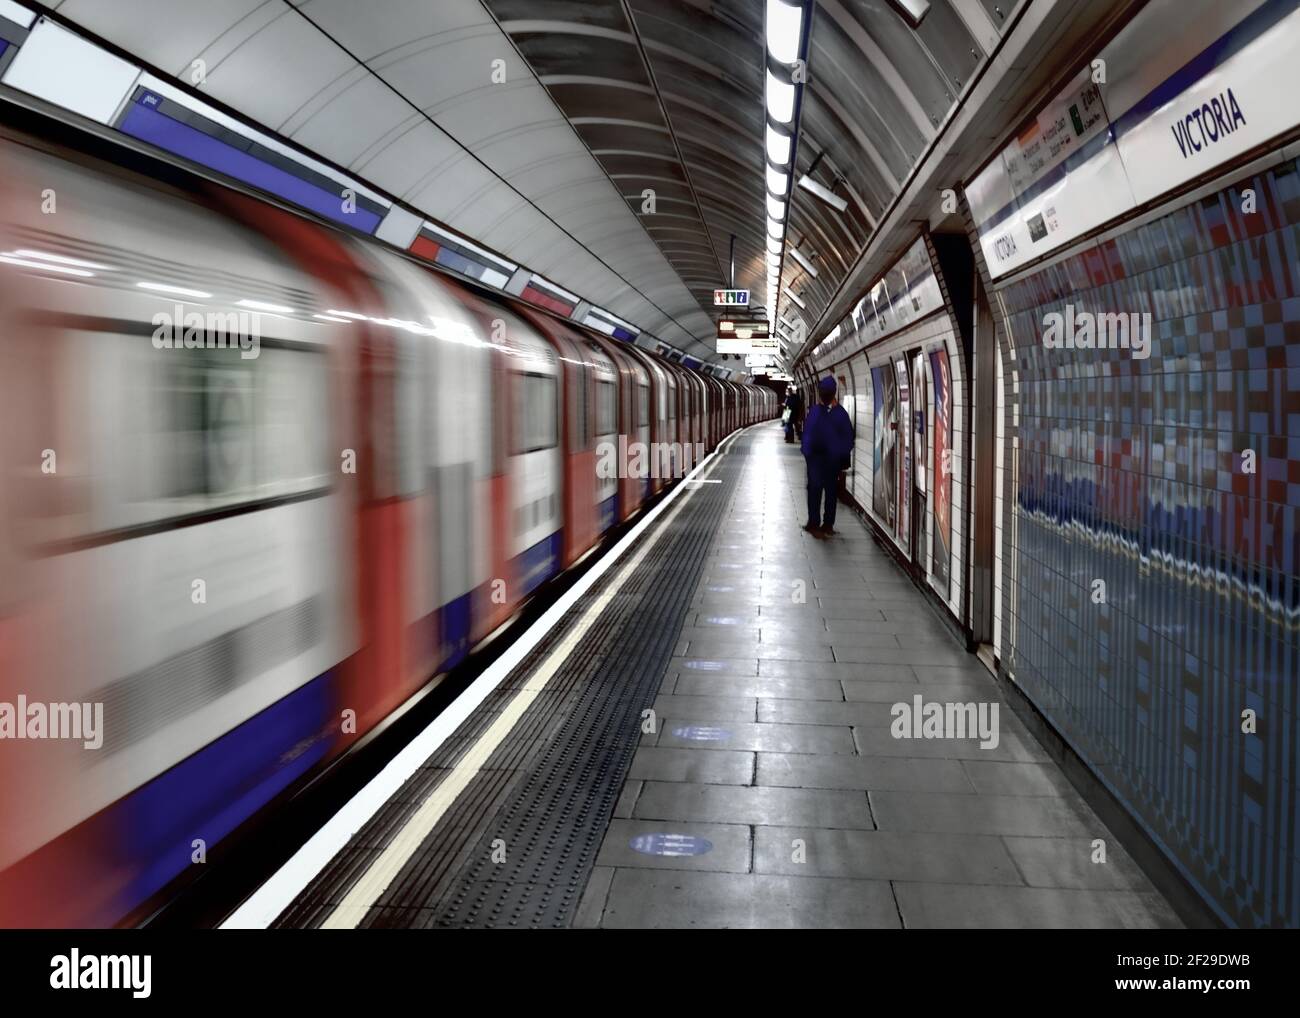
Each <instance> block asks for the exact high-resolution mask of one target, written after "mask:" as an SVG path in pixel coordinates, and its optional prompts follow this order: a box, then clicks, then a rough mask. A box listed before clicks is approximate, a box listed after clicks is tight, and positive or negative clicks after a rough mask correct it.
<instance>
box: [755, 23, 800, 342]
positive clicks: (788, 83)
mask: <svg viewBox="0 0 1300 1018" xmlns="http://www.w3.org/2000/svg"><path fill="white" fill-rule="evenodd" d="M766 14H767V17H766V31H765V35H766V37H767V74H766V82H767V85H766V110H767V120H766V131H765V137H764V151H765V154H766V166H765V170H766V172H765V174H764V178H765V181H766V185H767V203H766V204H767V317H768V322H769V323H770V324H771V325H772V326H773V327H774V326H775V323H776V320H777V306H776V302H777V298H778V297H779V295H780V291H781V271H782V268H783V266H784V256H785V231H786V225H787V224H788V223H789V221H790V211H791V210H790V180H791V177H792V176H793V174H794V169H795V156H796V153H797V151H798V141H799V107H800V99H801V98H802V95H801V92H802V90H803V82H804V81H805V80H806V77H807V75H806V71H805V66H804V62H803V58H804V54H805V53H806V50H807V39H808V23H807V22H808V17H809V11H808V3H807V0H767V11H766ZM787 292H789V291H788V290H787Z"/></svg>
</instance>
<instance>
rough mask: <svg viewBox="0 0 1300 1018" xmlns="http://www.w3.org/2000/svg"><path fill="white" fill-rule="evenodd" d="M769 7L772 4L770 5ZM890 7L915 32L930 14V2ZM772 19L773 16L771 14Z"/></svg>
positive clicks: (895, 1)
mask: <svg viewBox="0 0 1300 1018" xmlns="http://www.w3.org/2000/svg"><path fill="white" fill-rule="evenodd" d="M768 6H769V7H770V6H771V4H770V3H769V5H768ZM889 6H890V7H892V8H894V10H895V11H896V12H898V14H899V15H900V16H901V17H902V19H903V20H904V21H906V22H907V27H908V28H910V29H911V30H912V31H913V32H915V31H916V30H917V29H918V28H920V27H921V22H922V20H924V18H925V16H926V15H927V14H929V13H930V3H929V0H889ZM768 17H769V18H770V17H771V15H770V14H769V15H768Z"/></svg>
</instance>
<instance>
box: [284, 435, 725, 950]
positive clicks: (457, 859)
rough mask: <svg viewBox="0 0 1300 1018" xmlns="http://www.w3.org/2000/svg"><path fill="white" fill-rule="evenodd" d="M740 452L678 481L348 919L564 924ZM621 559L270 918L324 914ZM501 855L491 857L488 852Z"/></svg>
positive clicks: (315, 918)
mask: <svg viewBox="0 0 1300 1018" xmlns="http://www.w3.org/2000/svg"><path fill="white" fill-rule="evenodd" d="M746 441H747V439H746V438H745V437H743V436H742V437H740V438H738V439H737V443H738V444H739V443H744V442H746ZM743 462H744V457H743V456H724V457H723V458H722V460H721V462H720V463H719V464H718V466H717V467H716V468H715V469H714V471H713V474H712V475H711V476H712V478H715V479H718V480H720V481H721V482H722V483H720V484H707V485H702V486H700V488H698V489H697V490H696V491H694V492H693V493H691V495H690V497H689V499H688V500H687V501H686V502H685V503H684V505H682V508H681V511H680V512H679V513H678V514H677V516H676V518H675V519H674V520H673V521H672V523H671V525H670V526H669V529H668V530H667V531H666V532H664V533H663V534H662V535H661V536H660V538H659V541H658V543H657V544H656V545H655V547H654V549H653V550H652V551H651V552H650V553H649V554H648V555H647V556H646V557H645V558H644V559H643V560H642V562H641V564H640V566H639V567H638V568H637V569H636V570H635V571H634V572H633V573H632V574H631V575H629V576H628V578H627V579H626V580H625V581H624V584H623V587H622V589H621V590H620V592H619V594H618V596H617V597H615V599H614V600H613V601H612V602H611V604H610V605H609V606H608V607H607V608H606V610H605V611H604V612H603V613H602V614H601V616H600V617H599V618H598V619H597V620H596V622H595V623H594V624H593V625H592V626H591V628H590V629H589V630H588V631H587V633H586V634H585V636H584V637H583V639H582V641H581V643H580V644H579V645H578V646H577V647H576V648H575V649H574V651H573V652H572V653H571V654H570V656H569V658H568V660H567V661H565V663H564V664H563V665H562V666H561V668H560V670H559V672H558V673H557V674H556V675H555V676H554V677H553V678H552V679H551V681H550V683H548V685H547V687H546V689H545V691H544V692H543V693H542V694H541V695H540V696H539V697H538V698H537V700H536V701H535V702H534V703H533V704H532V705H531V706H530V707H529V709H528V710H527V711H526V712H525V713H524V715H523V716H522V717H521V718H520V720H519V722H518V723H517V724H516V725H515V727H514V729H513V730H512V731H511V733H510V735H509V736H508V737H507V738H506V739H505V740H504V741H503V742H502V743H501V745H500V746H498V747H497V749H496V750H495V751H494V752H493V753H492V755H491V756H490V758H489V759H488V761H487V763H486V764H485V765H484V766H483V768H482V769H481V771H480V773H479V774H478V775H477V776H476V777H475V779H474V780H473V781H472V782H471V783H470V785H469V787H467V788H466V789H465V790H464V791H463V792H462V793H461V794H460V795H459V796H458V797H457V799H456V802H455V803H454V804H453V805H452V807H451V808H450V809H449V810H448V811H447V813H446V814H445V815H444V816H443V817H442V819H441V821H440V822H439V823H438V825H437V826H436V828H435V829H434V831H433V832H432V833H431V834H430V835H429V836H428V837H427V838H426V839H425V841H424V843H423V844H422V845H421V846H420V848H419V850H418V851H417V852H416V853H415V854H414V856H413V857H412V858H411V859H410V860H409V861H408V863H407V864H406V865H405V866H404V867H403V869H402V870H401V871H400V872H399V873H398V875H397V877H396V878H395V879H394V880H393V881H392V883H391V884H390V885H389V886H388V888H387V889H386V890H385V892H384V893H383V894H382V895H381V896H380V898H379V900H378V901H377V902H376V903H375V906H374V907H372V908H371V909H370V910H369V912H368V913H367V915H366V917H365V919H364V920H363V922H362V923H361V925H362V926H371V927H411V926H420V927H430V926H433V927H524V928H539V927H546V928H552V927H564V926H567V925H569V924H570V923H571V922H572V920H573V917H574V913H575V912H576V911H577V907H578V902H579V900H580V898H581V895H582V892H583V890H584V889H585V887H586V883H587V880H588V878H589V876H590V873H591V869H592V866H593V865H594V862H595V856H596V853H597V851H598V850H599V848H600V844H601V840H602V838H603V837H604V834H605V830H606V828H607V827H608V825H609V821H610V817H611V815H612V814H613V811H614V807H615V804H616V803H617V801H618V797H619V795H620V793H621V791H622V789H623V785H624V782H625V781H626V778H627V773H628V770H629V769H630V767H631V763H632V758H633V756H634V755H635V753H636V749H637V745H638V743H639V741H640V736H641V714H642V712H643V711H644V710H646V709H647V708H649V707H651V706H652V705H653V703H654V700H655V697H656V696H657V694H658V692H659V686H660V684H661V682H662V679H663V675H664V672H665V670H666V668H667V666H668V660H669V658H670V657H671V656H672V654H673V649H674V646H675V644H676V642H677V639H678V634H679V633H680V632H681V629H682V625H683V622H684V621H685V617H686V614H687V611H688V607H689V604H690V599H691V594H692V591H693V590H694V589H695V585H696V583H697V582H698V580H699V577H700V573H701V571H702V569H703V566H704V562H705V557H706V555H707V553H708V549H709V546H710V544H711V542H712V540H713V537H714V534H715V532H716V529H717V525H718V521H719V520H720V519H722V518H724V513H723V510H724V508H725V504H726V501H727V499H728V498H729V497H730V495H731V493H732V492H733V490H734V486H733V484H732V483H731V482H732V480H733V479H734V474H735V472H736V471H738V470H739V469H741V467H740V465H741V464H743ZM673 508H675V507H673ZM668 512H672V508H670V509H669V510H668ZM657 525H658V526H662V525H663V521H660V522H659V524H657ZM628 554H629V558H630V556H631V555H634V554H635V550H633V551H631V552H629V553H628ZM629 558H625V559H623V560H620V561H619V562H617V563H615V564H614V565H613V566H612V567H611V568H610V570H609V572H608V574H607V575H606V576H605V577H602V580H601V582H599V583H597V584H595V585H594V586H593V588H592V589H591V590H589V591H588V592H587V593H586V594H585V595H584V596H583V597H582V598H580V599H579V600H578V602H577V603H576V604H575V605H574V606H573V608H572V609H570V611H569V612H568V613H566V616H565V619H564V621H563V623H562V624H561V625H560V626H558V627H557V628H556V629H555V631H554V632H552V633H551V634H549V635H548V637H547V638H546V639H545V640H543V641H542V642H541V643H540V644H539V645H538V646H537V647H535V648H534V649H533V651H532V652H531V653H530V654H529V655H528V657H527V658H526V659H525V660H524V661H523V662H521V664H520V665H519V666H518V667H517V668H516V669H515V670H514V671H513V672H512V673H511V674H510V676H508V677H507V679H506V680H505V681H504V682H503V683H502V684H501V686H500V687H499V688H498V689H497V690H496V691H495V692H494V693H493V694H492V695H491V696H490V697H489V698H488V699H487V700H486V701H485V702H484V703H483V705H482V706H481V707H480V708H479V709H478V710H477V711H475V713H474V714H473V715H472V716H471V717H470V718H469V719H468V720H467V721H466V723H465V724H464V725H463V726H462V727H461V729H459V730H458V731H457V732H456V734H455V735H454V736H453V737H452V738H450V739H448V740H447V742H446V743H444V744H443V746H442V747H440V748H439V750H438V751H437V752H436V753H434V754H433V756H432V757H431V758H430V759H429V760H428V761H427V762H426V764H425V766H424V767H423V768H421V770H420V771H417V772H416V774H414V775H413V776H412V777H411V778H410V779H409V780H408V781H407V782H406V784H405V785H404V786H403V788H402V789H401V790H400V791H399V792H398V794H397V795H396V796H394V797H393V799H392V800H390V801H389V802H388V803H387V804H385V806H384V808H383V809H382V810H380V812H379V813H378V814H377V815H376V816H375V817H374V818H373V819H372V820H371V821H370V822H369V823H368V824H366V825H365V827H364V828H363V829H362V830H361V831H360V832H358V834H357V835H356V836H354V837H353V839H352V840H351V842H350V843H349V845H348V848H347V849H346V850H344V851H343V852H341V853H340V854H339V855H338V856H337V857H336V858H335V859H334V860H333V861H332V862H331V864H330V865H329V866H327V867H326V869H325V870H324V871H322V873H321V874H320V875H319V876H318V877H317V879H316V880H315V881H313V883H312V884H311V886H310V887H308V889H307V890H306V891H305V892H304V893H303V894H302V895H301V896H300V897H299V899H298V900H297V901H296V902H295V903H294V904H293V905H292V906H291V907H290V908H289V909H287V910H286V911H285V913H284V914H283V915H282V916H281V917H280V920H279V921H278V922H277V924H276V925H278V926H292V927H301V926H316V925H319V924H320V923H322V922H324V920H325V919H326V918H327V917H328V916H329V915H330V913H331V912H332V911H333V906H334V905H335V904H336V903H337V902H339V901H341V900H342V899H343V897H344V896H345V895H346V894H347V893H348V890H349V889H350V888H351V887H352V886H353V884H355V882H356V881H357V880H358V879H360V877H361V875H362V873H363V872H364V870H365V868H366V864H367V863H368V862H369V861H370V860H372V859H373V858H374V857H375V856H377V855H378V853H379V852H380V851H381V850H382V849H383V848H384V847H385V846H387V845H388V844H389V843H390V842H391V840H392V838H393V837H394V836H395V835H396V833H397V832H398V831H399V830H400V829H401V827H402V825H403V824H404V823H405V821H406V820H407V819H408V818H409V817H410V816H411V814H413V813H414V812H415V811H416V810H417V809H418V808H419V806H420V804H421V803H422V802H423V801H424V799H425V798H427V796H428V795H429V793H430V792H431V791H432V790H433V789H434V788H435V787H436V786H437V784H438V783H439V782H440V781H441V780H442V778H443V777H444V776H445V775H446V774H447V772H448V771H449V770H450V769H451V768H452V767H454V766H455V763H456V761H457V760H458V759H459V758H460V757H461V755H462V754H463V753H464V752H466V751H467V750H468V748H469V747H470V746H472V745H473V744H474V742H475V741H476V740H477V738H478V736H479V735H480V734H481V733H482V731H483V730H484V729H486V728H487V727H488V726H489V725H491V724H492V723H493V721H494V720H495V719H496V717H497V716H498V714H499V713H500V712H501V710H502V709H503V708H504V707H505V705H506V704H507V703H508V702H509V700H510V699H511V698H512V696H513V695H514V693H515V691H516V690H517V689H518V688H519V687H520V686H521V685H522V684H523V683H525V682H526V681H527V680H528V677H529V676H530V675H531V674H532V673H533V671H534V670H535V669H536V668H537V666H538V665H539V664H540V663H541V661H542V660H544V658H545V656H546V654H547V653H549V650H550V648H552V647H553V646H554V645H555V644H556V643H557V642H558V641H559V640H561V639H563V637H564V635H565V634H566V633H567V632H568V631H569V630H570V629H571V628H572V626H573V625H574V624H576V622H577V620H578V619H580V618H581V617H582V615H583V614H584V612H585V610H586V608H587V607H589V606H590V604H591V602H592V601H593V600H595V599H596V598H598V597H599V596H600V594H601V592H602V591H603V589H605V586H606V585H607V584H609V583H611V582H613V581H614V579H615V578H616V577H617V576H618V575H619V574H620V572H621V571H622V568H623V567H624V565H625V564H626V562H627V561H629ZM494 848H495V849H496V851H495V853H494ZM502 852H504V859H503V860H501V861H494V857H495V859H500V858H501V853H502Z"/></svg>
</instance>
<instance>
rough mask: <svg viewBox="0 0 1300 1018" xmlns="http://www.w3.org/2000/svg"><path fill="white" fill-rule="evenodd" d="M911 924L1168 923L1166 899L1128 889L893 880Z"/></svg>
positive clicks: (1026, 926) (1037, 926)
mask: <svg viewBox="0 0 1300 1018" xmlns="http://www.w3.org/2000/svg"><path fill="white" fill-rule="evenodd" d="M894 893H895V894H896V895H897V897H898V907H899V910H900V911H901V912H902V914H903V923H904V925H906V926H907V927H908V928H910V929H936V928H938V929H1115V928H1122V929H1171V928H1177V927H1178V926H1179V925H1180V924H1179V923H1178V920H1177V919H1176V917H1175V916H1174V915H1173V913H1172V912H1171V911H1170V910H1169V906H1168V905H1166V904H1165V902H1164V900H1163V899H1161V898H1159V897H1158V896H1156V895H1147V894H1135V893H1134V892H1132V891H1080V890H1064V889H1060V888H1045V887H974V886H953V885H951V884H944V885H937V884H927V883H916V884H911V883H896V884H895V885H894Z"/></svg>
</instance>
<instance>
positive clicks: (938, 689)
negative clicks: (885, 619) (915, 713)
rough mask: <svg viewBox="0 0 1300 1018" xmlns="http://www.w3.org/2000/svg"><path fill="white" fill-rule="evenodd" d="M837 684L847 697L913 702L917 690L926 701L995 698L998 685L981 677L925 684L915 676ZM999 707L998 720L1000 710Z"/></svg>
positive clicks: (877, 701)
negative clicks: (980, 678) (908, 679)
mask: <svg viewBox="0 0 1300 1018" xmlns="http://www.w3.org/2000/svg"><path fill="white" fill-rule="evenodd" d="M840 685H841V686H842V687H843V688H844V698H845V699H846V700H865V701H868V702H871V703H889V704H894V703H909V704H910V703H912V698H913V697H914V696H916V694H917V693H920V694H921V695H922V696H924V697H925V700H926V702H929V701H938V702H939V703H970V702H976V703H978V702H980V701H988V702H992V701H994V700H996V699H997V689H996V688H995V687H993V686H991V685H990V684H988V683H984V682H980V681H970V682H950V683H945V684H943V685H939V684H934V685H924V684H922V683H920V682H916V681H915V680H913V681H911V682H862V681H860V680H855V679H845V680H843V681H842V682H841V683H840ZM1004 709H1006V708H1002V707H1000V708H999V711H998V714H999V718H998V720H999V722H1000V721H1001V713H1002V710H1004Z"/></svg>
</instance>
